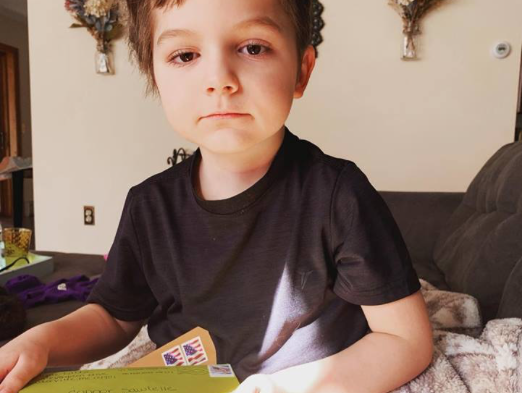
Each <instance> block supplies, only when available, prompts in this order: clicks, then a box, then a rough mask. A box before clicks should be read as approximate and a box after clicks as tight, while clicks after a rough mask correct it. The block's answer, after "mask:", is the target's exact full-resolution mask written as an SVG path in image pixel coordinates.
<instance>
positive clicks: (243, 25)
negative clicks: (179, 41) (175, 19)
mask: <svg viewBox="0 0 522 393" xmlns="http://www.w3.org/2000/svg"><path fill="white" fill-rule="evenodd" d="M253 26H264V27H267V28H269V29H271V30H273V31H274V32H276V33H278V34H282V32H283V29H282V28H281V26H279V25H278V24H277V23H276V22H275V21H274V20H273V19H272V18H270V17H269V16H260V17H257V18H252V19H247V20H244V21H243V22H239V23H238V24H237V25H235V26H234V27H233V28H234V30H245V29H248V28H250V27H253ZM197 34H198V33H196V32H195V31H193V30H187V29H168V30H165V31H164V32H162V33H161V34H160V36H159V37H158V41H157V42H156V45H158V46H159V45H160V44H161V43H162V42H163V41H165V40H167V39H169V38H173V37H179V36H191V35H197Z"/></svg>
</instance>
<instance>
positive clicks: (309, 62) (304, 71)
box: [294, 45, 315, 98]
mask: <svg viewBox="0 0 522 393" xmlns="http://www.w3.org/2000/svg"><path fill="white" fill-rule="evenodd" d="M314 67H315V48H314V47H313V46H312V45H308V47H307V48H306V50H305V52H304V54H303V60H302V61H301V72H300V74H299V78H298V80H297V83H296V85H295V90H294V98H301V97H302V96H303V94H304V91H305V89H306V86H307V85H308V81H309V80H310V76H311V75H312V71H313V69H314Z"/></svg>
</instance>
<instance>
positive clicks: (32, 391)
mask: <svg viewBox="0 0 522 393" xmlns="http://www.w3.org/2000/svg"><path fill="white" fill-rule="evenodd" d="M238 386H239V382H238V380H237V378H236V377H235V376H234V373H233V371H232V368H231V367H230V365H226V364H224V365H214V366H188V367H146V368H111V369H108V370H80V371H62V372H57V373H51V374H42V375H41V376H40V377H38V378H36V379H35V380H33V381H32V382H31V383H30V384H29V385H27V386H26V387H25V388H23V389H22V390H21V391H20V393H49V392H52V393H86V392H97V393H102V392H103V393H109V392H110V393H138V392H139V393H158V392H164V393H166V392H175V393H231V392H233V391H234V390H235V389H236V388H237V387H238Z"/></svg>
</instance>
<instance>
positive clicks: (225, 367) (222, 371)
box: [208, 364, 234, 378]
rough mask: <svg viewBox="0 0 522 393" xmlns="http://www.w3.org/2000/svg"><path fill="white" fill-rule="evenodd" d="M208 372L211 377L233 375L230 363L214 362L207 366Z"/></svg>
mask: <svg viewBox="0 0 522 393" xmlns="http://www.w3.org/2000/svg"><path fill="white" fill-rule="evenodd" d="M208 372H209V373H210V376H211V377H214V378H223V377H225V378H226V377H234V371H232V366H231V365H230V364H216V365H212V366H208Z"/></svg>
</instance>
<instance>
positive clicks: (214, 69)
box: [206, 57, 239, 94]
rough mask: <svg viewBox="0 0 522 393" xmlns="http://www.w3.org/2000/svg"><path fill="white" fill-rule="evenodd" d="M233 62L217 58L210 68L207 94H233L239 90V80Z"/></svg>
mask: <svg viewBox="0 0 522 393" xmlns="http://www.w3.org/2000/svg"><path fill="white" fill-rule="evenodd" d="M231 63H232V62H231V60H227V59H226V58H223V57H219V58H218V57H216V58H214V59H213V60H212V64H211V65H210V66H209V70H208V79H207V82H206V83H207V86H206V91H207V94H233V93H235V92H236V91H237V90H238V89H239V80H238V77H237V74H236V72H235V70H234V67H233V64H231Z"/></svg>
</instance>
